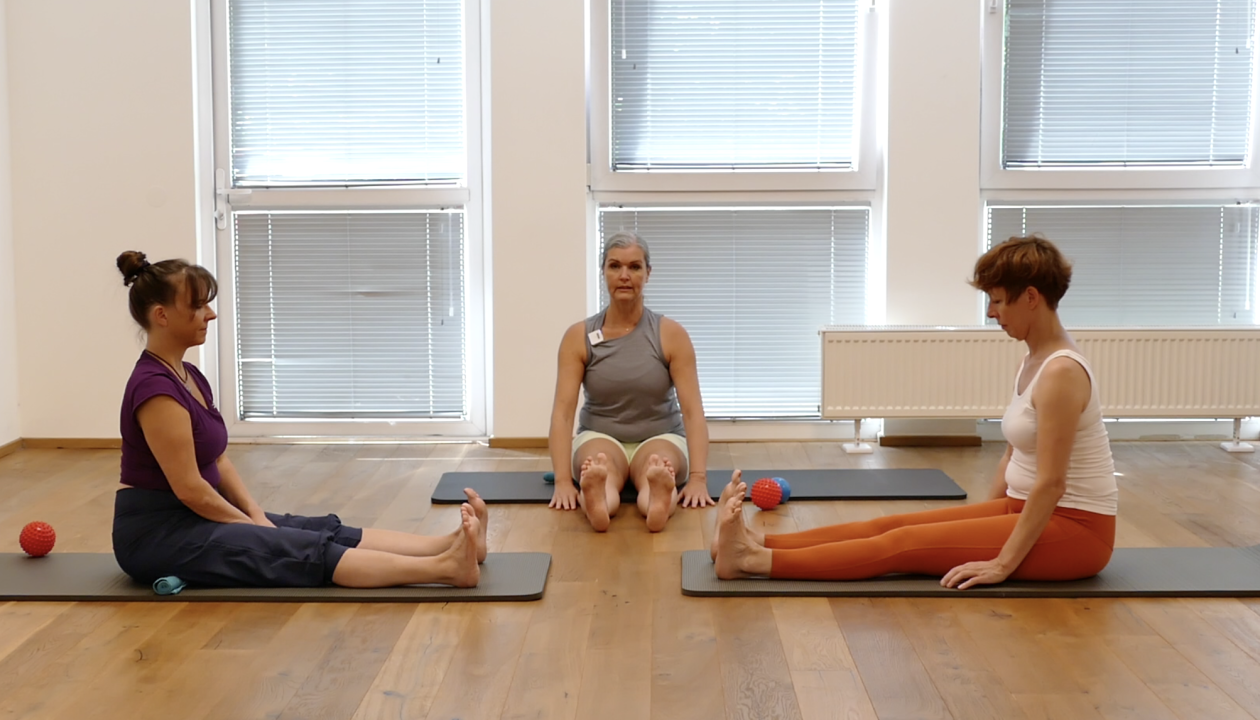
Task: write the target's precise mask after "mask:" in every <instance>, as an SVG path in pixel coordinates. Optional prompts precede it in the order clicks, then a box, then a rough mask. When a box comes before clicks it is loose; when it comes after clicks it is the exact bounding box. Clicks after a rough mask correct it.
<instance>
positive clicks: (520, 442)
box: [490, 437, 548, 450]
mask: <svg viewBox="0 0 1260 720" xmlns="http://www.w3.org/2000/svg"><path fill="white" fill-rule="evenodd" d="M547 446H548V443H547V438H545V437H492V438H490V447H492V448H503V449H505V450H528V449H531V448H546V447H547Z"/></svg>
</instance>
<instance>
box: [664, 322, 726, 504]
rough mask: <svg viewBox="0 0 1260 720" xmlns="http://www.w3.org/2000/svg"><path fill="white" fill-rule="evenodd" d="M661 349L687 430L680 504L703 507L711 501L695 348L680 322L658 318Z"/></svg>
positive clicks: (704, 425)
mask: <svg viewBox="0 0 1260 720" xmlns="http://www.w3.org/2000/svg"><path fill="white" fill-rule="evenodd" d="M661 350H663V351H664V352H665V361H666V362H668V363H669V377H670V379H671V380H673V382H674V391H675V392H676V393H677V394H678V406H679V408H680V409H681V410H682V418H683V428H684V429H686V431H687V465H688V468H687V484H686V485H685V486H684V487H683V489H682V493H681V497H680V498H679V499H680V501H681V502H682V506H683V507H704V506H706V505H712V504H713V497H712V496H710V495H709V483H708V472H707V470H708V465H709V424H708V423H707V422H706V421H705V419H704V401H703V400H702V398H701V397H700V376H699V374H698V373H697V371H696V348H695V346H694V345H692V343H691V336H690V335H688V334H687V331H686V330H685V329H683V326H682V325H679V324H678V323H677V322H674V321H673V320H670V319H669V318H661Z"/></svg>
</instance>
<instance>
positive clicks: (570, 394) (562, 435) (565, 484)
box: [547, 323, 586, 510]
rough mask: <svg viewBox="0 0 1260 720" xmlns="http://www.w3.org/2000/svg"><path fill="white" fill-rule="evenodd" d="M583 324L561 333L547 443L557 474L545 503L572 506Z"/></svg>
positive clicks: (575, 499) (575, 497)
mask: <svg viewBox="0 0 1260 720" xmlns="http://www.w3.org/2000/svg"><path fill="white" fill-rule="evenodd" d="M585 332H586V325H585V324H584V323H577V324H575V325H573V326H571V327H570V328H569V329H568V330H566V331H565V333H564V338H563V339H561V340H560V352H559V357H558V359H557V367H556V397H555V400H554V401H553V402H552V405H551V430H550V432H549V433H548V435H547V447H548V448H549V449H550V451H551V469H552V471H553V472H554V473H555V477H556V489H555V490H554V491H553V492H552V496H551V503H550V504H549V505H548V507H553V508H559V509H561V510H575V509H577V507H578V493H577V488H576V487H574V485H573V415H574V413H576V412H577V401H578V390H579V389H580V388H581V387H582V378H583V376H584V375H585V374H586V337H585V335H584V333H585Z"/></svg>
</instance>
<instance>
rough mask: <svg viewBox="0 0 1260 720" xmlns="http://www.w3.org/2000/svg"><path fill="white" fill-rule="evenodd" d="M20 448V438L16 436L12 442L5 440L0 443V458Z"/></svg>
mask: <svg viewBox="0 0 1260 720" xmlns="http://www.w3.org/2000/svg"><path fill="white" fill-rule="evenodd" d="M21 449H22V438H18V439H17V440H14V441H13V442H7V443H5V444H3V445H0V458H2V457H4V456H5V455H12V454H13V453H15V452H17V451H18V450H21Z"/></svg>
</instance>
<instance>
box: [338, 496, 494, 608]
mask: <svg viewBox="0 0 1260 720" xmlns="http://www.w3.org/2000/svg"><path fill="white" fill-rule="evenodd" d="M479 525H480V522H479V521H478V520H477V514H476V513H475V512H474V511H473V509H472V506H471V505H468V504H467V503H465V504H464V505H462V506H461V507H460V527H459V528H458V529H457V530H456V531H455V532H454V533H452V535H451V536H450V540H449V547H448V548H447V549H446V550H444V551H443V552H442V553H440V554H438V555H433V556H429V557H413V556H410V555H398V554H395V553H391V552H384V551H382V550H372V549H369V548H363V547H357V548H351V549H349V550H347V551H346V552H345V554H344V555H342V556H341V562H339V563H337V569H336V570H334V571H333V578H332V579H333V582H334V583H335V584H337V585H341V586H343V587H355V588H378V587H394V586H398V585H418V584H421V583H439V584H442V585H454V586H455V587H476V585H477V582H478V581H479V580H480V579H481V568H480V567H479V566H478V565H477V534H478V533H479V532H480V527H479Z"/></svg>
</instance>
